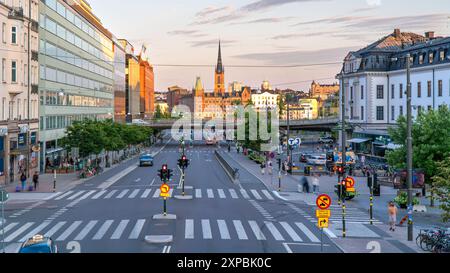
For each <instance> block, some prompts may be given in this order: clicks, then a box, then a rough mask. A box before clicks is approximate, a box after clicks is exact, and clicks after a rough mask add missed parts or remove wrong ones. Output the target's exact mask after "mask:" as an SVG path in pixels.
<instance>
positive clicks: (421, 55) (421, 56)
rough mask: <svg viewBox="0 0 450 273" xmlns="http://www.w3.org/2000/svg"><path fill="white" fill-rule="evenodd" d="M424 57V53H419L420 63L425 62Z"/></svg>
mask: <svg viewBox="0 0 450 273" xmlns="http://www.w3.org/2000/svg"><path fill="white" fill-rule="evenodd" d="M423 58H424V55H423V54H419V64H423Z"/></svg>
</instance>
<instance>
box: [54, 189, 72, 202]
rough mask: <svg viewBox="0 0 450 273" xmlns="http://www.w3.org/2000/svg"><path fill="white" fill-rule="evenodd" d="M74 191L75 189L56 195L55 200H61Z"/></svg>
mask: <svg viewBox="0 0 450 273" xmlns="http://www.w3.org/2000/svg"><path fill="white" fill-rule="evenodd" d="M72 193H73V191H68V192H66V193H65V194H63V195H60V196H58V197H56V198H55V200H61V199H63V198H64V197H66V196H68V195H71V194H72Z"/></svg>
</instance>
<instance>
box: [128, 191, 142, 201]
mask: <svg viewBox="0 0 450 273" xmlns="http://www.w3.org/2000/svg"><path fill="white" fill-rule="evenodd" d="M139 191H140V189H137V190H134V191H133V192H132V193H131V194H130V196H128V198H129V199H131V198H135V197H136V195H138V193H139Z"/></svg>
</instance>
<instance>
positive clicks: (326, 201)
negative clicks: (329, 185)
mask: <svg viewBox="0 0 450 273" xmlns="http://www.w3.org/2000/svg"><path fill="white" fill-rule="evenodd" d="M316 205H317V207H318V208H319V209H328V208H329V207H330V206H331V198H330V196H328V195H326V194H321V195H319V197H317V200H316Z"/></svg>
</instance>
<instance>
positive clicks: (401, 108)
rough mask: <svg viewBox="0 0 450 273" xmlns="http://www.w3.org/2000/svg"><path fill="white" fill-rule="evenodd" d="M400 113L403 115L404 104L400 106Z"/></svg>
mask: <svg viewBox="0 0 450 273" xmlns="http://www.w3.org/2000/svg"><path fill="white" fill-rule="evenodd" d="M399 114H400V116H403V106H400V111H399Z"/></svg>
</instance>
